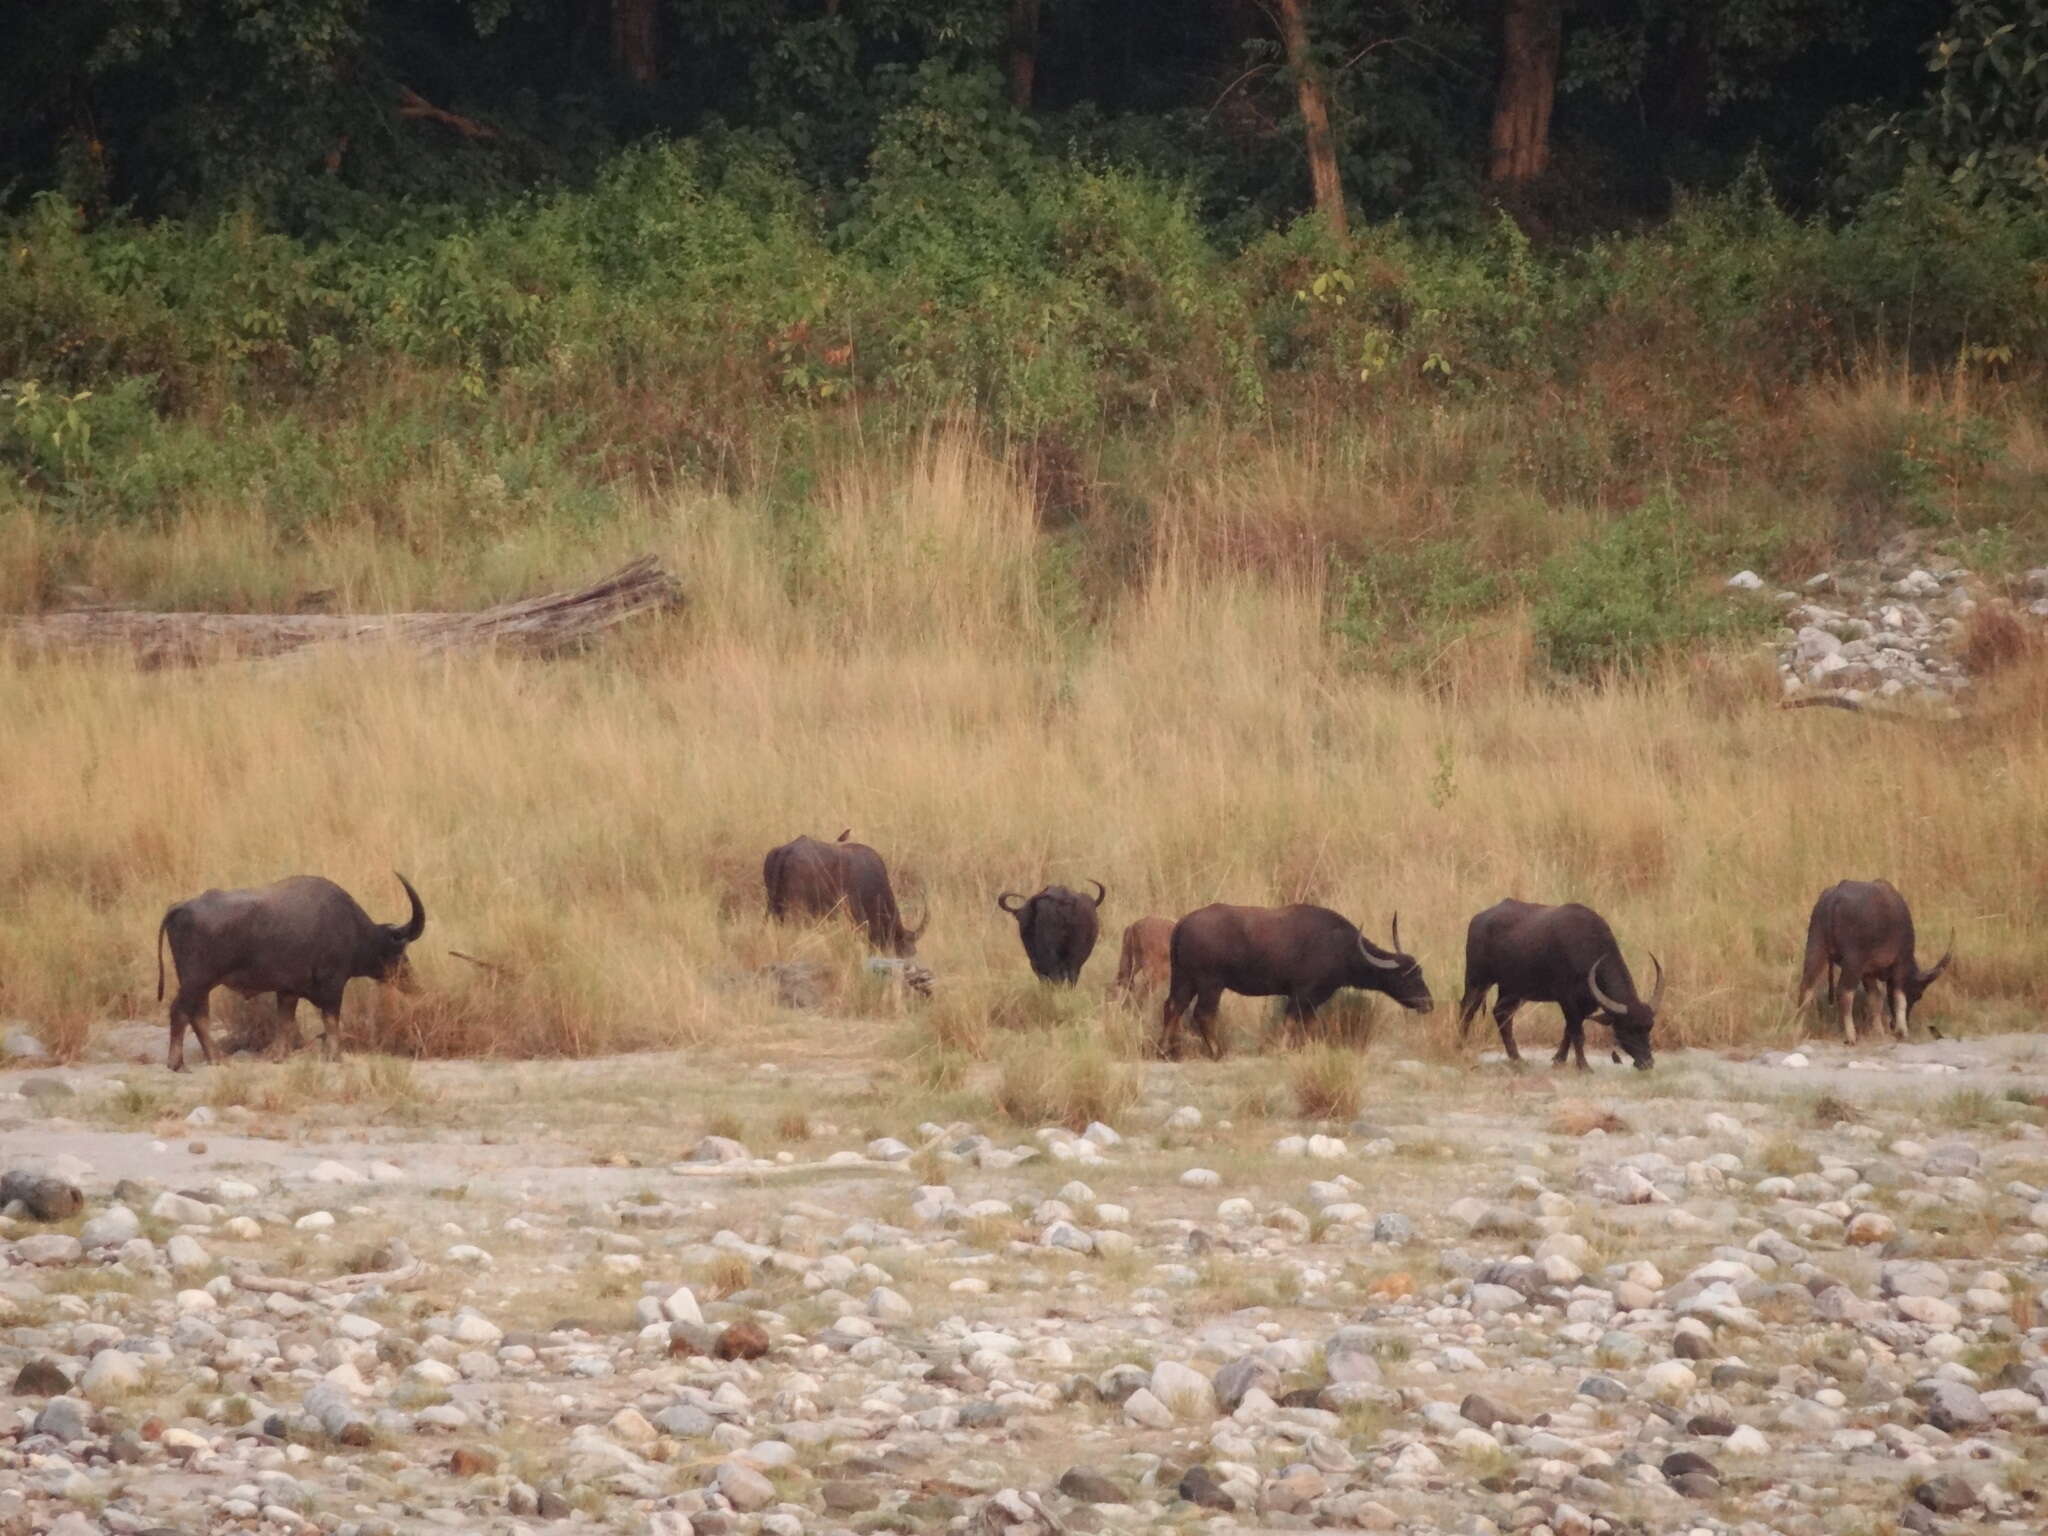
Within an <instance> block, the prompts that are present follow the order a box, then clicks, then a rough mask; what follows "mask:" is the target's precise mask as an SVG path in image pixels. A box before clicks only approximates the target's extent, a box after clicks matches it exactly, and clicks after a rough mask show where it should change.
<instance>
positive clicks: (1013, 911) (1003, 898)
mask: <svg viewBox="0 0 2048 1536" xmlns="http://www.w3.org/2000/svg"><path fill="white" fill-rule="evenodd" d="M996 905H997V906H999V907H1001V908H1002V909H1003V910H1004V911H1005V912H1007V913H1009V914H1010V916H1012V917H1015V916H1016V915H1017V913H1018V911H1019V910H1020V909H1022V907H1023V905H1024V898H1023V897H1022V896H1019V895H1018V894H1017V893H1016V892H1015V891H1004V892H1003V893H1002V894H1001V895H999V896H997V897H996Z"/></svg>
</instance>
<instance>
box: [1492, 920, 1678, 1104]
mask: <svg viewBox="0 0 2048 1536" xmlns="http://www.w3.org/2000/svg"><path fill="white" fill-rule="evenodd" d="M1650 963H1651V964H1652V965H1655V966H1656V967H1657V984H1656V986H1655V987H1654V988H1653V989H1652V991H1651V993H1650V1000H1649V1001H1648V1002H1647V1003H1646V1002H1644V1001H1643V1000H1642V999H1641V998H1639V997H1637V996H1636V983H1635V978H1634V977H1633V976H1631V975H1630V974H1629V969H1628V962H1627V961H1625V960H1623V959H1622V958H1621V946H1620V945H1619V944H1617V943H1615V941H1614V930H1613V929H1612V928H1610V927H1608V926H1607V919H1606V918H1604V917H1602V916H1601V915H1600V914H1599V913H1598V912H1595V911H1594V910H1593V909H1592V908H1591V907H1582V906H1580V905H1579V904H1578V903H1577V902H1572V903H1569V904H1568V905H1565V906H1561V907H1546V906H1539V905H1538V904H1536V903H1535V902H1529V901H1512V900H1510V901H1502V902H1497V903H1495V904H1494V905H1493V906H1490V907H1488V908H1487V909H1486V910H1485V911H1484V912H1482V913H1480V914H1479V915H1478V916H1477V917H1475V918H1473V919H1472V923H1471V926H1470V927H1469V928H1467V929H1466V931H1465V996H1464V999H1463V1001H1461V1002H1460V1003H1459V1004H1458V1043H1459V1044H1460V1045H1461V1046H1462V1045H1463V1044H1464V1043H1465V1031H1466V1030H1467V1028H1468V1027H1470V1025H1471V1023H1472V1018H1473V1015H1474V1014H1476V1013H1478V1012H1479V1008H1480V1005H1481V1004H1482V1003H1484V1002H1485V1001H1486V994H1487V992H1488V991H1489V990H1490V989H1491V988H1494V987H1498V988H1499V989H1500V993H1499V995H1498V996H1497V997H1496V998H1495V999H1494V1004H1493V1022H1494V1024H1495V1025H1496V1026H1497V1027H1498V1028H1499V1030H1500V1042H1501V1044H1502V1045H1504V1046H1506V1047H1507V1053H1508V1059H1509V1060H1510V1061H1520V1060H1521V1059H1522V1053H1521V1052H1520V1051H1518V1050H1516V1049H1515V1010H1516V1009H1517V1008H1520V1007H1521V1006H1522V1004H1524V1003H1555V1004H1557V1006H1558V1008H1559V1009H1560V1010H1561V1011H1562V1012H1563V1014H1564V1039H1563V1040H1562V1041H1560V1042H1559V1043H1558V1047H1557V1055H1556V1056H1555V1057H1554V1058H1552V1064H1553V1065H1555V1066H1562V1065H1564V1060H1565V1057H1566V1055H1567V1054H1568V1053H1569V1054H1571V1055H1574V1056H1576V1057H1577V1058H1578V1064H1579V1067H1580V1069H1581V1070H1584V1068H1585V1065H1586V1020H1587V1019H1589V1018H1591V1019H1597V1020H1598V1021H1599V1022H1600V1023H1602V1024H1605V1025H1606V1026H1607V1027H1608V1028H1610V1029H1612V1030H1613V1031H1614V1041H1615V1044H1616V1045H1618V1046H1620V1047H1621V1049H1622V1050H1624V1051H1626V1052H1628V1055H1629V1059H1630V1060H1631V1061H1633V1062H1634V1063H1635V1064H1636V1067H1637V1069H1638V1070H1641V1071H1647V1070H1648V1069H1649V1067H1650V1065H1651V1063H1652V1060H1653V1056H1652V1053H1651V1050H1650V1029H1651V1027H1652V1026H1653V1025H1654V1024H1655V1023H1656V1022H1657V1009H1658V1007H1659V1005H1660V1004H1662V1003H1663V1001H1664V967H1663V966H1662V965H1661V964H1659V963H1658V961H1657V957H1656V956H1655V955H1652V956H1651V957H1650ZM1614 1059H1615V1060H1616V1061H1619V1060H1620V1059H1621V1057H1620V1056H1619V1055H1616V1056H1615V1058H1614Z"/></svg>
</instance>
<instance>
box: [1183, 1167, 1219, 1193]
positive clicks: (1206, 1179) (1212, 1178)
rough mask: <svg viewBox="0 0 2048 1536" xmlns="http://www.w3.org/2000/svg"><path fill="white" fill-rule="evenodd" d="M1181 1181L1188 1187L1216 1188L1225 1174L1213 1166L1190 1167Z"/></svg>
mask: <svg viewBox="0 0 2048 1536" xmlns="http://www.w3.org/2000/svg"><path fill="white" fill-rule="evenodd" d="M1180 1182H1181V1183H1182V1184H1183V1185H1184V1186H1185V1187H1186V1188H1188V1189H1214V1188H1215V1187H1216V1186H1217V1185H1219V1184H1221V1183H1222V1182H1223V1175H1222V1174H1220V1173H1218V1172H1217V1171H1216V1170H1215V1169H1213V1168H1190V1169H1188V1170H1187V1172H1185V1173H1183V1174H1182V1175H1181V1176H1180Z"/></svg>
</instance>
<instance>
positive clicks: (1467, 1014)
mask: <svg viewBox="0 0 2048 1536" xmlns="http://www.w3.org/2000/svg"><path fill="white" fill-rule="evenodd" d="M1486 992H1487V989H1486V988H1485V987H1467V988H1466V989H1465V995H1464V996H1463V997H1461V998H1459V999H1458V1049H1459V1050H1461V1051H1462V1050H1464V1049H1465V1036H1466V1035H1467V1034H1468V1033H1469V1032H1470V1031H1471V1028H1472V1021H1473V1020H1474V1019H1476V1018H1477V1017H1479V1010H1480V1009H1481V1008H1484V1007H1485V1006H1486Z"/></svg>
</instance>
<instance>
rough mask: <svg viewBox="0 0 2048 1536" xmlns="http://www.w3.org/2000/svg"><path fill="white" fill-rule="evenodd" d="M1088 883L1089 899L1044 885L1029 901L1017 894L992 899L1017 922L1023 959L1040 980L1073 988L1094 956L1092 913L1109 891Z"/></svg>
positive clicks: (1095, 918)
mask: <svg viewBox="0 0 2048 1536" xmlns="http://www.w3.org/2000/svg"><path fill="white" fill-rule="evenodd" d="M1088 883H1089V884H1090V885H1092V886H1094V887H1095V894H1094V896H1092V897H1089V896H1083V895H1082V894H1081V893H1080V892H1079V891H1070V890H1068V889H1067V888H1066V887H1065V886H1064V885H1048V886H1047V887H1046V888H1045V889H1044V890H1042V891H1040V892H1039V893H1038V894H1037V895H1036V896H1033V897H1030V898H1028V899H1027V898H1025V897H1023V896H1019V895H1018V894H1017V893H1016V892H1015V891H1004V892H1003V893H1002V894H1001V895H999V896H998V897H996V905H997V906H999V907H1001V908H1002V909H1003V910H1004V911H1005V912H1007V913H1009V914H1010V916H1012V917H1014V918H1015V919H1017V937H1018V938H1020V939H1022V940H1023V941H1024V955H1025V958H1026V959H1028V960H1029V961H1030V962H1031V969H1032V970H1033V971H1034V972H1036V973H1037V974H1038V976H1039V977H1040V978H1041V979H1042V980H1045V981H1055V982H1058V983H1060V984H1061V985H1063V986H1069V987H1071V986H1072V985H1073V984H1074V983H1075V982H1077V981H1079V980H1080V979H1081V967H1082V966H1084V965H1086V964H1087V963H1088V957H1089V956H1090V955H1092V954H1094V953H1095V938H1096V935H1097V934H1098V933H1099V932H1100V931H1101V920H1100V919H1099V918H1098V916H1097V915H1096V914H1097V913H1098V912H1099V911H1100V910H1101V907H1102V903H1103V900H1104V898H1106V897H1107V896H1108V895H1109V888H1108V887H1107V886H1105V885H1104V884H1103V883H1102V882H1101V881H1100V880H1091V881H1089V882H1088Z"/></svg>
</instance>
